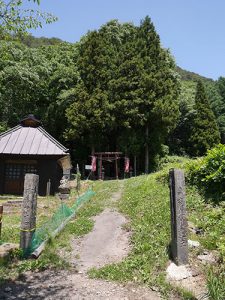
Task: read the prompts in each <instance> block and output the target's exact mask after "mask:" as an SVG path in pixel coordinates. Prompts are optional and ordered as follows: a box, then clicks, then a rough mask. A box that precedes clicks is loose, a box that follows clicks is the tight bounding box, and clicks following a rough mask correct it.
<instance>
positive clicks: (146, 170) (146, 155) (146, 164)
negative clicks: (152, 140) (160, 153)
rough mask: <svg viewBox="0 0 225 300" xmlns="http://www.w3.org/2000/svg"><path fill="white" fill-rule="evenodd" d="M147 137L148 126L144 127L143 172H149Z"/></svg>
mask: <svg viewBox="0 0 225 300" xmlns="http://www.w3.org/2000/svg"><path fill="white" fill-rule="evenodd" d="M148 137H149V126H148V125H146V127H145V139H146V142H145V174H148V173H149V146H148Z"/></svg>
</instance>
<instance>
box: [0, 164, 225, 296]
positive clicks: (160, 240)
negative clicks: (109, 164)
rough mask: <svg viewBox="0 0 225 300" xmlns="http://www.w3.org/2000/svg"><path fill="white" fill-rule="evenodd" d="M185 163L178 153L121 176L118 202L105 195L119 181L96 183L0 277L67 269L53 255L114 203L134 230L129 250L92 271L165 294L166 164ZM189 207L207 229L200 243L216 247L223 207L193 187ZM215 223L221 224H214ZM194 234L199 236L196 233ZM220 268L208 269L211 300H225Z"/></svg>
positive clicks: (190, 214) (191, 217)
mask: <svg viewBox="0 0 225 300" xmlns="http://www.w3.org/2000/svg"><path fill="white" fill-rule="evenodd" d="M188 162H189V160H188V159H181V158H176V159H173V162H172V163H170V164H168V163H167V164H166V165H164V166H163V170H162V171H160V172H157V173H154V174H151V175H149V176H139V177H136V178H131V179H127V180H124V181H123V184H124V193H123V197H122V199H121V201H119V202H118V203H117V204H115V203H111V202H110V201H109V199H110V197H111V195H112V193H113V192H115V191H116V190H118V188H119V185H120V184H121V182H118V181H108V182H107V181H106V182H95V183H94V190H95V191H96V196H95V197H94V198H92V199H91V201H90V202H88V203H87V204H85V206H84V207H83V208H81V209H80V210H79V212H78V214H77V218H76V219H75V220H73V221H72V222H71V223H70V224H69V225H68V226H67V227H66V228H65V230H64V231H63V233H62V234H61V235H60V236H59V237H58V238H57V239H56V240H55V241H54V242H53V243H51V244H50V245H49V246H48V248H47V249H46V251H45V252H44V253H43V254H42V255H41V257H40V258H39V259H38V260H36V261H33V260H27V261H22V262H19V263H18V262H15V263H13V264H10V265H8V266H6V267H5V268H4V269H0V278H1V277H2V278H9V277H11V276H12V275H14V276H16V275H18V274H19V273H21V272H23V271H25V270H33V269H44V268H49V267H57V268H65V267H66V266H68V264H66V262H65V261H64V260H63V259H62V258H60V257H59V256H58V255H57V252H58V250H59V249H62V248H64V249H66V250H67V251H70V242H69V241H70V238H71V237H72V236H73V237H74V236H80V235H83V234H85V233H87V232H89V231H90V230H91V229H92V228H93V221H92V220H91V219H90V217H91V216H93V215H96V214H99V213H100V212H101V211H102V210H103V209H104V208H105V207H110V206H112V205H117V206H118V209H119V210H120V211H121V212H122V213H123V214H124V215H126V216H127V218H128V220H129V222H128V224H127V225H126V229H127V230H131V231H132V233H133V234H132V240H131V243H132V250H131V252H130V254H129V256H128V257H127V258H126V259H125V260H124V261H123V262H122V263H119V264H113V265H109V266H105V267H104V268H102V269H100V270H94V269H93V270H92V271H91V272H90V275H91V276H93V277H99V278H107V279H110V280H118V281H121V282H125V281H130V280H131V281H134V282H137V283H145V284H147V285H148V286H158V287H159V289H160V290H161V292H162V293H164V294H167V293H168V291H170V289H171V288H170V287H169V286H168V284H167V283H166V282H165V269H166V265H167V262H168V253H167V246H168V244H169V242H170V207H169V189H168V184H167V182H168V181H167V179H168V178H167V176H168V170H169V168H171V167H179V168H185V164H186V163H188ZM187 207H188V219H189V220H191V221H192V222H193V223H195V225H196V226H202V227H203V229H204V232H205V234H204V235H203V236H202V237H200V238H199V239H200V241H201V243H202V244H203V246H204V247H206V248H210V249H217V250H219V251H220V249H219V248H218V240H220V239H221V238H222V237H223V233H224V229H223V228H225V227H224V226H223V224H225V215H222V214H221V210H222V208H221V207H216V208H213V207H212V206H211V205H210V204H207V205H206V204H205V203H204V201H203V199H202V198H201V196H200V195H199V194H198V193H197V191H196V190H194V189H193V188H191V189H190V188H188V189H187ZM218 211H220V212H219V213H218ZM218 216H219V217H218ZM218 220H219V222H220V223H218ZM218 224H220V226H217V225H218ZM190 237H191V238H192V236H190ZM194 239H197V237H196V236H195V237H194ZM219 245H220V244H219ZM220 254H221V259H222V256H223V251H220ZM221 271H222V272H223V270H222V268H220V267H216V268H214V269H211V271H210V276H209V287H210V288H211V289H212V290H214V291H213V292H212V295H216V293H217V294H218V296H216V297H214V296H212V298H211V299H217V300H222V299H223V294H222V293H223V291H222V290H223V284H224V285H225V283H224V279H223V278H222V276H221ZM222 275H223V274H222ZM218 278H219V280H218ZM221 295H222V296H221ZM213 297H214V298H213ZM183 298H184V299H192V297H191V296H190V295H188V294H183Z"/></svg>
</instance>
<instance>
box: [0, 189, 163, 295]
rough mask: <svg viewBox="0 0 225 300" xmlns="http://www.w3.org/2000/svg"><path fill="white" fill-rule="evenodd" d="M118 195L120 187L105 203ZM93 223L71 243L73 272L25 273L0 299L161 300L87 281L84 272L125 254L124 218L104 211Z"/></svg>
mask: <svg viewBox="0 0 225 300" xmlns="http://www.w3.org/2000/svg"><path fill="white" fill-rule="evenodd" d="M121 195H122V186H121V185H120V190H119V191H118V192H116V193H114V194H113V195H112V197H111V199H110V201H109V202H111V203H113V202H115V201H117V200H119V199H120V197H121ZM94 221H95V225H94V229H93V230H92V232H90V233H89V234H87V235H86V236H84V237H82V238H80V239H74V240H73V241H72V248H73V250H72V252H71V254H70V260H71V263H72V265H74V266H75V268H74V271H60V272H57V273H55V272H53V271H50V270H46V271H44V272H39V273H31V272H30V273H28V272H27V273H26V274H25V275H24V277H23V278H22V279H20V280H17V281H15V282H12V283H7V285H5V286H3V287H2V290H1V291H0V299H26V300H27V299H37V300H39V299H45V300H50V299H56V300H57V299H65V300H67V299H68V300H69V299H71V300H72V299H74V300H75V299H77V300H78V299H88V300H90V299H92V300H95V299H110V300H111V299H112V300H117V299H118V300H120V299H121V300H122V299H124V300H125V299H127V300H128V299H129V300H136V299H143V300H144V299H146V300H158V299H161V298H160V295H159V294H158V293H156V292H153V291H152V290H150V289H147V288H143V287H137V286H134V285H133V284H129V285H121V284H117V283H112V282H108V281H104V280H95V279H90V278H88V276H87V270H88V269H90V268H92V267H96V268H98V267H101V266H103V265H105V264H109V263H112V262H117V261H121V260H122V259H123V258H124V257H125V256H126V255H127V254H128V252H129V233H127V232H126V231H125V230H124V229H123V225H124V224H125V223H126V219H125V218H124V216H122V215H121V214H119V213H118V212H117V211H115V210H113V209H105V210H104V211H103V212H102V213H101V214H100V215H98V216H96V217H95V218H94Z"/></svg>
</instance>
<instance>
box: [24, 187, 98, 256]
mask: <svg viewBox="0 0 225 300" xmlns="http://www.w3.org/2000/svg"><path fill="white" fill-rule="evenodd" d="M94 194H95V193H94V192H93V191H92V190H91V189H89V190H88V191H87V192H86V193H85V194H83V195H82V196H80V197H79V198H78V199H76V202H75V203H74V204H73V206H72V207H68V206H67V205H66V204H65V203H62V204H61V205H60V207H59V209H58V210H57V211H56V212H55V213H54V214H53V216H52V217H51V219H49V220H48V221H47V222H45V223H44V224H43V225H42V226H41V227H39V228H38V229H36V231H35V233H34V234H33V237H32V241H31V245H30V247H29V249H27V251H26V253H24V255H25V256H28V255H30V254H31V253H32V252H33V251H34V250H36V249H37V248H38V247H39V246H40V245H41V244H42V242H44V241H45V240H47V239H48V238H49V237H51V236H52V235H53V233H54V232H55V230H56V229H57V228H58V227H59V226H60V225H61V224H62V223H64V222H65V221H66V220H67V219H68V218H69V217H70V216H71V215H73V214H74V213H76V211H77V209H78V208H79V206H80V205H81V204H83V203H84V202H86V201H88V200H89V199H90V198H91V197H92V196H93V195H94Z"/></svg>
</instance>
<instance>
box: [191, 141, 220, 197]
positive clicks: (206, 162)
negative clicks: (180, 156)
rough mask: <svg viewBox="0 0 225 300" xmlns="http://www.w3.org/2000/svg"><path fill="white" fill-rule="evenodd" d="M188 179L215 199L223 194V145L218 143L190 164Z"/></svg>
mask: <svg viewBox="0 0 225 300" xmlns="http://www.w3.org/2000/svg"><path fill="white" fill-rule="evenodd" d="M189 178H190V181H191V182H192V183H194V184H196V185H197V186H198V187H200V189H202V190H203V191H205V192H206V193H207V194H208V196H211V197H212V198H213V199H214V200H215V201H219V200H223V199H224V195H225V146H224V145H222V144H219V145H218V146H216V147H215V148H213V149H211V150H209V151H208V152H207V155H206V156H205V157H203V158H200V159H198V160H196V161H195V162H193V163H192V164H190V166H189Z"/></svg>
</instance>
